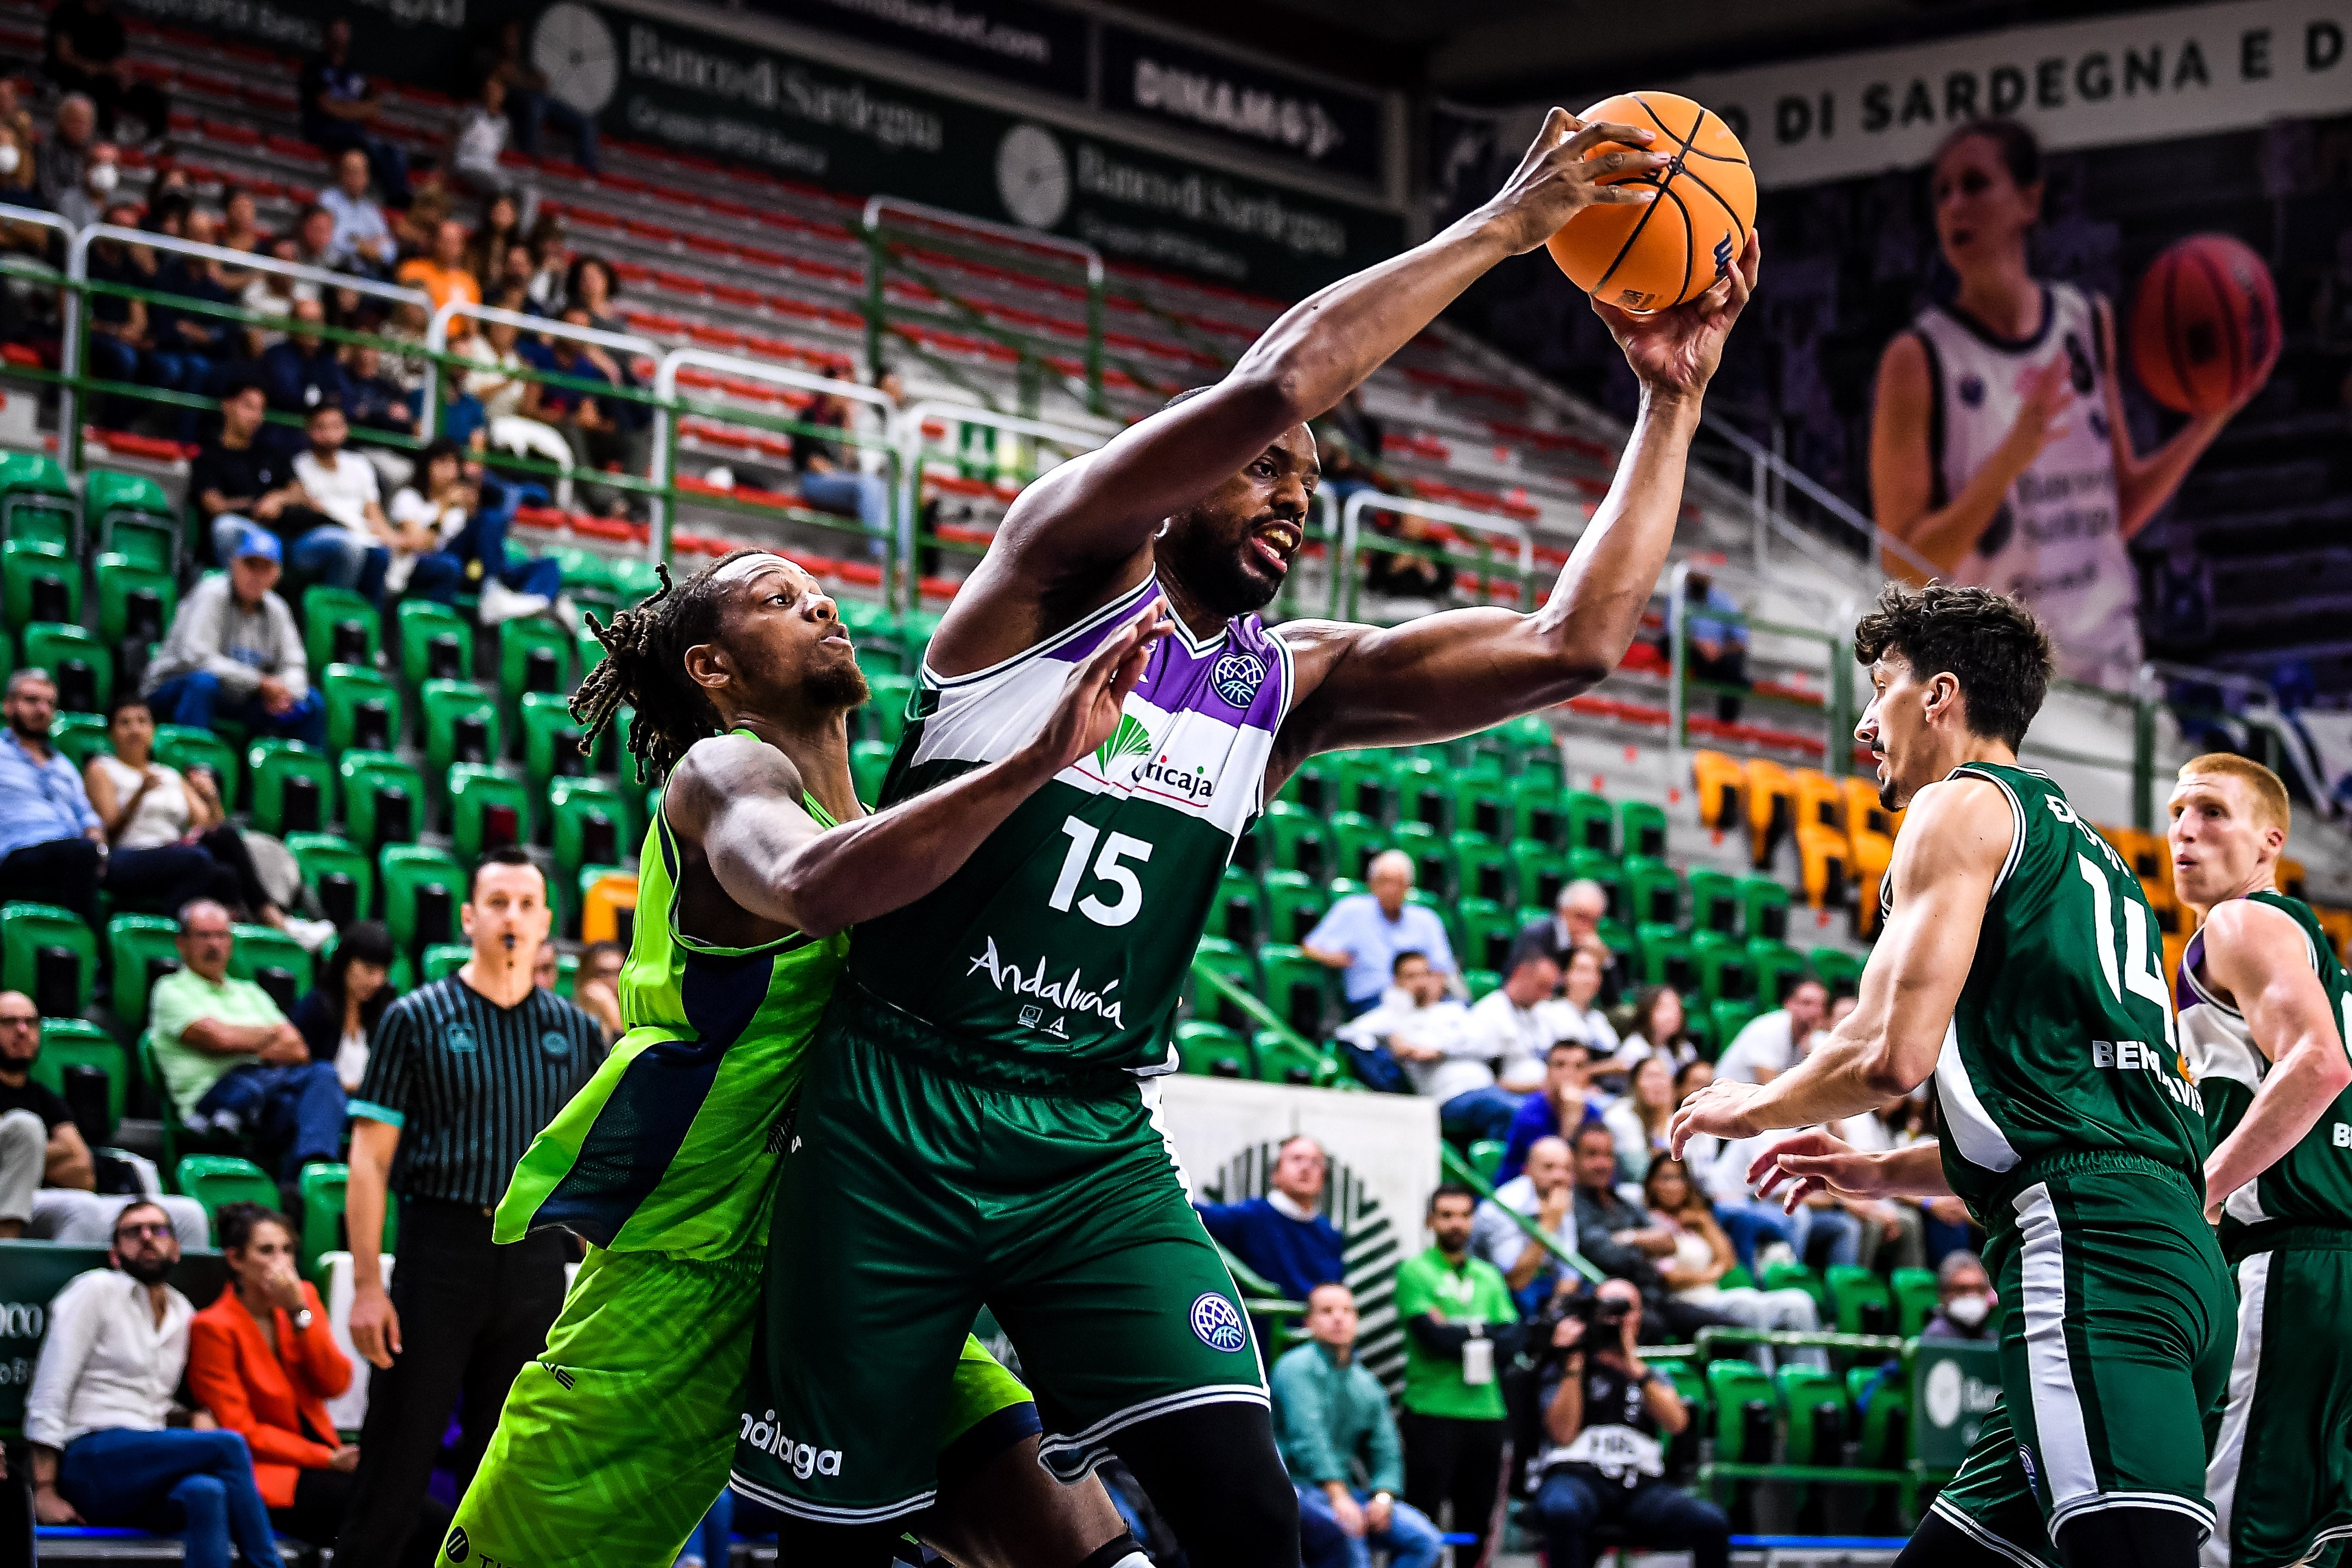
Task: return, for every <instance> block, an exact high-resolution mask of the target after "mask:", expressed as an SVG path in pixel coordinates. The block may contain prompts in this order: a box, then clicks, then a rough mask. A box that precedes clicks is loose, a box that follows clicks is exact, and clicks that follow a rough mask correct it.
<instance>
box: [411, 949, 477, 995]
mask: <svg viewBox="0 0 2352 1568" xmlns="http://www.w3.org/2000/svg"><path fill="white" fill-rule="evenodd" d="M472 956H474V949H473V948H472V947H471V946H468V945H467V944H466V943H463V942H436V943H435V944H433V946H430V947H427V948H426V949H425V956H424V961H423V963H422V964H421V965H419V967H420V968H422V969H423V970H424V972H425V984H426V985H428V986H429V985H431V984H432V983H433V982H434V981H436V980H446V979H447V978H448V977H450V976H452V975H454V974H456V973H457V971H458V970H460V969H462V968H464V967H466V960H467V959H468V958H471V957H472Z"/></svg>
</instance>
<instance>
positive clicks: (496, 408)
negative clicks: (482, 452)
mask: <svg viewBox="0 0 2352 1568" xmlns="http://www.w3.org/2000/svg"><path fill="white" fill-rule="evenodd" d="M517 304H520V296H514V295H509V296H507V297H505V298H501V299H499V301H498V308H500V309H511V308H513V307H514V306H515V305H517ZM521 336H522V331H521V329H520V328H519V327H517V326H516V325H515V324H514V323H513V322H511V321H497V320H489V321H484V322H483V323H482V329H481V330H480V331H478V332H476V333H475V334H474V335H473V336H472V337H471V338H469V339H467V340H466V342H465V343H464V344H462V345H460V346H461V347H462V348H463V350H464V351H465V353H466V356H467V358H468V359H470V360H472V361H474V362H475V363H477V364H478V365H480V366H481V369H479V370H475V371H467V372H466V380H465V389H466V393H467V396H469V397H473V398H478V399H479V400H480V402H481V404H482V413H483V417H484V418H485V420H486V421H487V422H488V425H487V428H488V435H489V444H491V445H492V446H495V447H498V448H499V449H500V450H501V451H506V452H511V453H514V454H516V455H519V456H528V457H536V458H539V459H540V460H541V461H542V462H546V463H551V464H553V465H555V466H556V467H557V468H558V469H559V470H568V469H569V468H570V467H571V466H572V457H573V452H572V445H571V444H570V443H569V442H567V441H566V440H565V439H564V437H563V433H562V431H560V430H558V429H557V428H556V427H555V426H554V425H552V424H551V423H548V422H547V421H546V420H544V419H541V418H540V417H538V411H539V405H540V401H541V398H542V397H544V396H545V395H546V392H545V389H544V388H543V387H541V384H540V383H539V382H537V381H536V380H534V379H533V378H532V374H531V366H530V361H528V360H526V359H525V358H524V356H523V354H522V352H521V350H520V348H519V346H518V344H519V340H520V338H521ZM571 488H572V478H571V476H570V474H569V473H568V472H566V473H565V475H564V477H563V479H562V482H561V483H560V484H559V485H558V486H556V504H557V505H558V506H569V505H570V502H571Z"/></svg>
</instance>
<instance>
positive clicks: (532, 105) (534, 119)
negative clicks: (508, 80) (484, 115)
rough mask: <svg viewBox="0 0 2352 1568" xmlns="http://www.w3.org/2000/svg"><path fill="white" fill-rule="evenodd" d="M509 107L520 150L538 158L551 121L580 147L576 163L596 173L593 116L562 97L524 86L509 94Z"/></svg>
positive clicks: (594, 124) (518, 150)
mask: <svg viewBox="0 0 2352 1568" xmlns="http://www.w3.org/2000/svg"><path fill="white" fill-rule="evenodd" d="M508 107H509V112H511V113H512V114H513V116H514V125H515V150H516V151H517V152H526V153H529V154H530V156H531V157H533V158H536V157H538V156H539V147H540V135H541V131H543V130H544V128H545V127H546V126H547V125H548V124H553V125H554V127H555V129H557V130H558V131H562V132H563V133H564V134H565V135H567V136H569V137H571V138H572V143H573V145H574V146H575V147H576V148H577V149H578V155H577V157H576V158H575V159H574V162H577V163H578V164H579V165H580V166H581V167H582V168H583V169H585V170H587V171H588V172H590V173H592V174H593V173H594V172H596V121H595V120H594V119H593V117H592V116H589V115H585V114H583V113H581V112H580V111H579V110H576V109H574V108H572V106H571V105H570V104H568V103H566V102H564V101H563V100H562V99H560V98H551V97H549V96H548V95H547V94H546V93H543V92H531V91H529V90H527V89H513V90H512V91H511V92H510V93H509V100H508Z"/></svg>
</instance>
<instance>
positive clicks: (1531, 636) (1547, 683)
mask: <svg viewBox="0 0 2352 1568" xmlns="http://www.w3.org/2000/svg"><path fill="white" fill-rule="evenodd" d="M1761 259H1762V253H1761V250H1760V247H1759V245H1758V242H1757V240H1756V238H1755V236H1754V235H1750V236H1749V237H1748V249H1747V251H1746V253H1745V254H1744V255H1743V256H1740V258H1739V262H1738V266H1736V267H1733V268H1732V269H1731V270H1730V272H1729V273H1728V275H1727V276H1726V277H1724V279H1723V280H1722V281H1721V282H1719V283H1717V285H1716V286H1715V287H1713V288H1711V289H1709V290H1708V291H1707V292H1706V293H1705V294H1703V295H1701V296H1700V297H1699V298H1696V299H1694V300H1692V301H1690V302H1689V303H1688V304H1685V305H1680V306H1677V307H1675V308H1674V309H1671V310H1661V311H1657V312H1655V313H1654V314H1652V315H1648V316H1629V315H1627V314H1626V313H1625V312H1624V311H1622V310H1620V309H1618V308H1616V307H1614V306H1612V305H1606V304H1602V303H1601V302H1600V301H1597V300H1596V301H1595V302H1594V303H1593V309H1594V310H1595V311H1596V312H1598V313H1599V315H1600V317H1601V319H1602V320H1603V321H1605V322H1606V323H1608V326H1609V330H1610V331H1611V332H1612V334H1613V335H1614V336H1615V337H1616V339H1617V342H1618V344H1619V346H1620V347H1621V348H1622V349H1623V350H1624V351H1625V358H1626V361H1627V362H1628V363H1630V364H1631V365H1632V366H1633V372H1634V374H1635V376H1636V377H1638V378H1639V379H1640V381H1641V382H1642V410H1641V413H1640V414H1639V415H1638V416H1636V418H1635V420H1634V423H1633V435H1632V436H1631V437H1630V438H1629V439H1628V441H1627V442H1626V445H1625V455H1624V456H1623V457H1622V459H1621V460H1620V461H1619V463H1618V465H1617V476H1616V479H1615V481H1614V482H1613V483H1612V484H1611V486H1610V487H1609V494H1608V496H1607V497H1604V498H1603V499H1602V501H1601V505H1600V507H1598V508H1596V509H1595V510H1594V512H1593V514H1592V522H1591V526H1589V527H1588V528H1586V529H1585V530H1584V534H1583V537H1582V538H1580V539H1578V540H1577V543H1576V549H1575V552H1574V553H1573V554H1571V555H1570V557H1569V561H1568V565H1567V566H1566V567H1564V568H1562V569H1561V571H1560V574H1559V581H1558V582H1557V583H1556V584H1554V585H1553V588H1552V591H1551V597H1550V599H1549V601H1547V602H1546V603H1545V604H1544V606H1543V608H1542V609H1540V610H1538V611H1537V612H1535V613H1534V614H1532V615H1520V614H1517V613H1516V612H1512V611H1508V610H1483V609H1482V610H1452V611H1447V612H1443V613H1441V614H1436V615H1425V616H1423V617H1421V618H1420V619H1418V620H1414V621H1408V622H1405V623H1404V624H1403V625H1402V626H1398V627H1395V628H1392V629H1386V630H1383V629H1381V628H1378V627H1370V626H1350V625H1343V624H1340V623H1339V622H1329V621H1306V622H1296V621H1295V622H1287V623H1286V624H1285V625H1284V626H1283V627H1282V629H1281V632H1280V635H1281V636H1282V637H1283V639H1284V641H1286V642H1287V643H1290V645H1291V647H1292V648H1293V649H1294V650H1296V652H1297V658H1298V669H1299V683H1300V686H1301V688H1302V689H1303V690H1307V692H1308V694H1309V695H1307V696H1306V697H1304V698H1303V699H1302V700H1301V701H1300V702H1299V704H1298V706H1297V708H1295V709H1294V710H1293V711H1292V713H1291V716H1290V717H1289V718H1288V719H1286V721H1285V722H1284V724H1283V727H1282V735H1281V737H1280V739H1279V740H1278V741H1277V743H1276V748H1275V764H1274V769H1273V774H1274V776H1275V777H1277V778H1278V777H1280V776H1283V775H1286V774H1287V773H1288V772H1289V770H1290V769H1291V768H1295V767H1297V765H1298V763H1299V762H1300V761H1302V760H1303V759H1305V758H1307V757H1309V756H1312V755H1313V754H1315V753H1316V752H1318V751H1330V750H1335V749H1338V748H1339V747H1356V746H1409V745H1413V744H1416V743H1418V742H1422V741H1430V740H1443V739H1447V738H1450V737H1454V736H1457V735H1468V734H1470V733H1472V732H1473V731H1475V730H1480V729H1484V728H1486V727H1488V726H1489V725H1493V724H1496V723H1499V722H1501V721H1502V720H1504V719H1507V718H1510V717H1513V716H1517V715H1519V714H1523V713H1532V712H1534V711H1536V710H1537V709H1539V708H1546V707H1550V706H1553V705H1555V704H1558V703H1562V702H1566V701H1567V700H1568V699H1569V698H1570V697H1572V696H1574V695H1577V694H1578V693H1580V692H1582V691H1584V690H1586V689H1588V688H1589V687H1591V686H1592V685H1594V684H1595V683H1597V682H1599V681H1600V680H1601V679H1602V678H1603V677H1604V676H1606V675H1607V674H1609V672H1610V671H1612V670H1613V669H1615V668H1616V667H1617V661H1618V660H1620V659H1622V658H1623V657H1624V656H1625V650H1626V648H1627V647H1628V646H1630V645H1631V644H1632V643H1633V633H1634V632H1635V631H1636V630H1637V629H1638V628H1639V627H1640V625H1641V623H1642V611H1643V607H1644V606H1645V605H1647V604H1648V603H1649V601H1650V594H1651V591H1653V590H1654V588H1656V586H1657V581H1658V573H1659V572H1660V571H1661V570H1663V569H1664V566H1665V564H1666V550H1667V549H1668V547H1669V546H1671V545H1672V544H1673V543H1674V538H1675V520H1676V519H1677V518H1678V517H1680V516H1681V514H1682V504H1683V472H1684V469H1685V465H1687V463H1688V460H1689V456H1690V444H1691V437H1692V436H1693V434H1695V433H1696V431H1697V429H1698V417H1699V406H1700V402H1701V400H1702V398H1703V397H1704V395H1705V393H1706V385H1707V382H1709V381H1710V380H1711V379H1713V377H1714V375H1715V371H1716V366H1717V364H1718V363H1720V362H1721V360H1722V356H1723V344H1724V340H1725V339H1726V337H1727V335H1728V334H1729V333H1730V331H1731V328H1732V325H1733V323H1734V322H1736V321H1738V319H1739V313H1740V311H1741V310H1743V309H1744V308H1746V307H1747V304H1748V298H1749V297H1750V295H1751V294H1752V292H1753V291H1754V289H1755V287H1756V277H1757V270H1758V267H1759V265H1760V263H1761Z"/></svg>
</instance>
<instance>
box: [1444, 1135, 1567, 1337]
mask: <svg viewBox="0 0 2352 1568" xmlns="http://www.w3.org/2000/svg"><path fill="white" fill-rule="evenodd" d="M1515 1214H1516V1215H1517V1216H1519V1217H1520V1218H1525V1219H1531V1220H1533V1221H1534V1222H1535V1225H1536V1228H1537V1229H1538V1230H1540V1231H1542V1232H1543V1233H1544V1234H1545V1235H1547V1236H1549V1237H1550V1238H1551V1239H1553V1240H1554V1241H1557V1242H1558V1243H1559V1245H1560V1246H1561V1247H1563V1248H1565V1249H1567V1250H1569V1251H1570V1252H1573V1251H1575V1250H1577V1246H1576V1176H1575V1170H1574V1160H1573V1158H1572V1156H1571V1155H1570V1153H1569V1148H1568V1141H1567V1140H1566V1139H1564V1138H1538V1139H1537V1140H1536V1141H1535V1144H1534V1145H1533V1146H1532V1147H1531V1148H1529V1149H1528V1160H1527V1168H1526V1169H1525V1170H1523V1171H1521V1172H1520V1173H1519V1174H1518V1175H1517V1176H1513V1177H1511V1178H1510V1179H1509V1180H1507V1181H1506V1182H1504V1183H1503V1184H1502V1185H1500V1186H1497V1187H1496V1188H1495V1196H1494V1197H1490V1198H1488V1199H1486V1201H1485V1202H1484V1203H1481V1204H1480V1205H1479V1206H1478V1211H1477V1213H1476V1214H1475V1215H1474V1216H1473V1217H1472V1219H1471V1225H1470V1251H1471V1253H1472V1254H1473V1255H1474V1256H1475V1257H1478V1258H1483V1259H1485V1260H1486V1261H1487V1262H1489V1263H1492V1264H1493V1265H1494V1266H1495V1267H1496V1268H1497V1269H1499V1270H1502V1271H1503V1280H1504V1282H1505V1283H1506V1284H1507V1285H1509V1286H1510V1287H1511V1296H1512V1300H1513V1301H1515V1302H1516V1303H1517V1306H1518V1310H1519V1315H1520V1316H1521V1317H1532V1316H1535V1315H1536V1314H1537V1313H1538V1311H1539V1309H1540V1308H1541V1307H1542V1305H1543V1303H1544V1302H1545V1301H1548V1300H1549V1298H1550V1297H1551V1296H1552V1295H1554V1294H1555V1293H1556V1292H1557V1293H1564V1294H1567V1295H1574V1294H1575V1293H1576V1291H1577V1287H1578V1277H1577V1276H1576V1275H1574V1274H1572V1273H1568V1272H1565V1271H1564V1270H1562V1269H1561V1268H1560V1265H1559V1261H1558V1260H1556V1259H1555V1258H1554V1257H1553V1256H1552V1254H1551V1252H1550V1251H1549V1249H1546V1248H1545V1247H1544V1246H1543V1245H1542V1244H1541V1243H1539V1242H1538V1241H1537V1240H1536V1239H1534V1238H1532V1237H1530V1236H1529V1235H1528V1233H1527V1231H1526V1230H1525V1229H1524V1228H1522V1227H1521V1226H1520V1225H1519V1223H1518V1221H1517V1220H1515V1219H1513V1218H1511V1217H1512V1216H1513V1215H1515Z"/></svg>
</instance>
